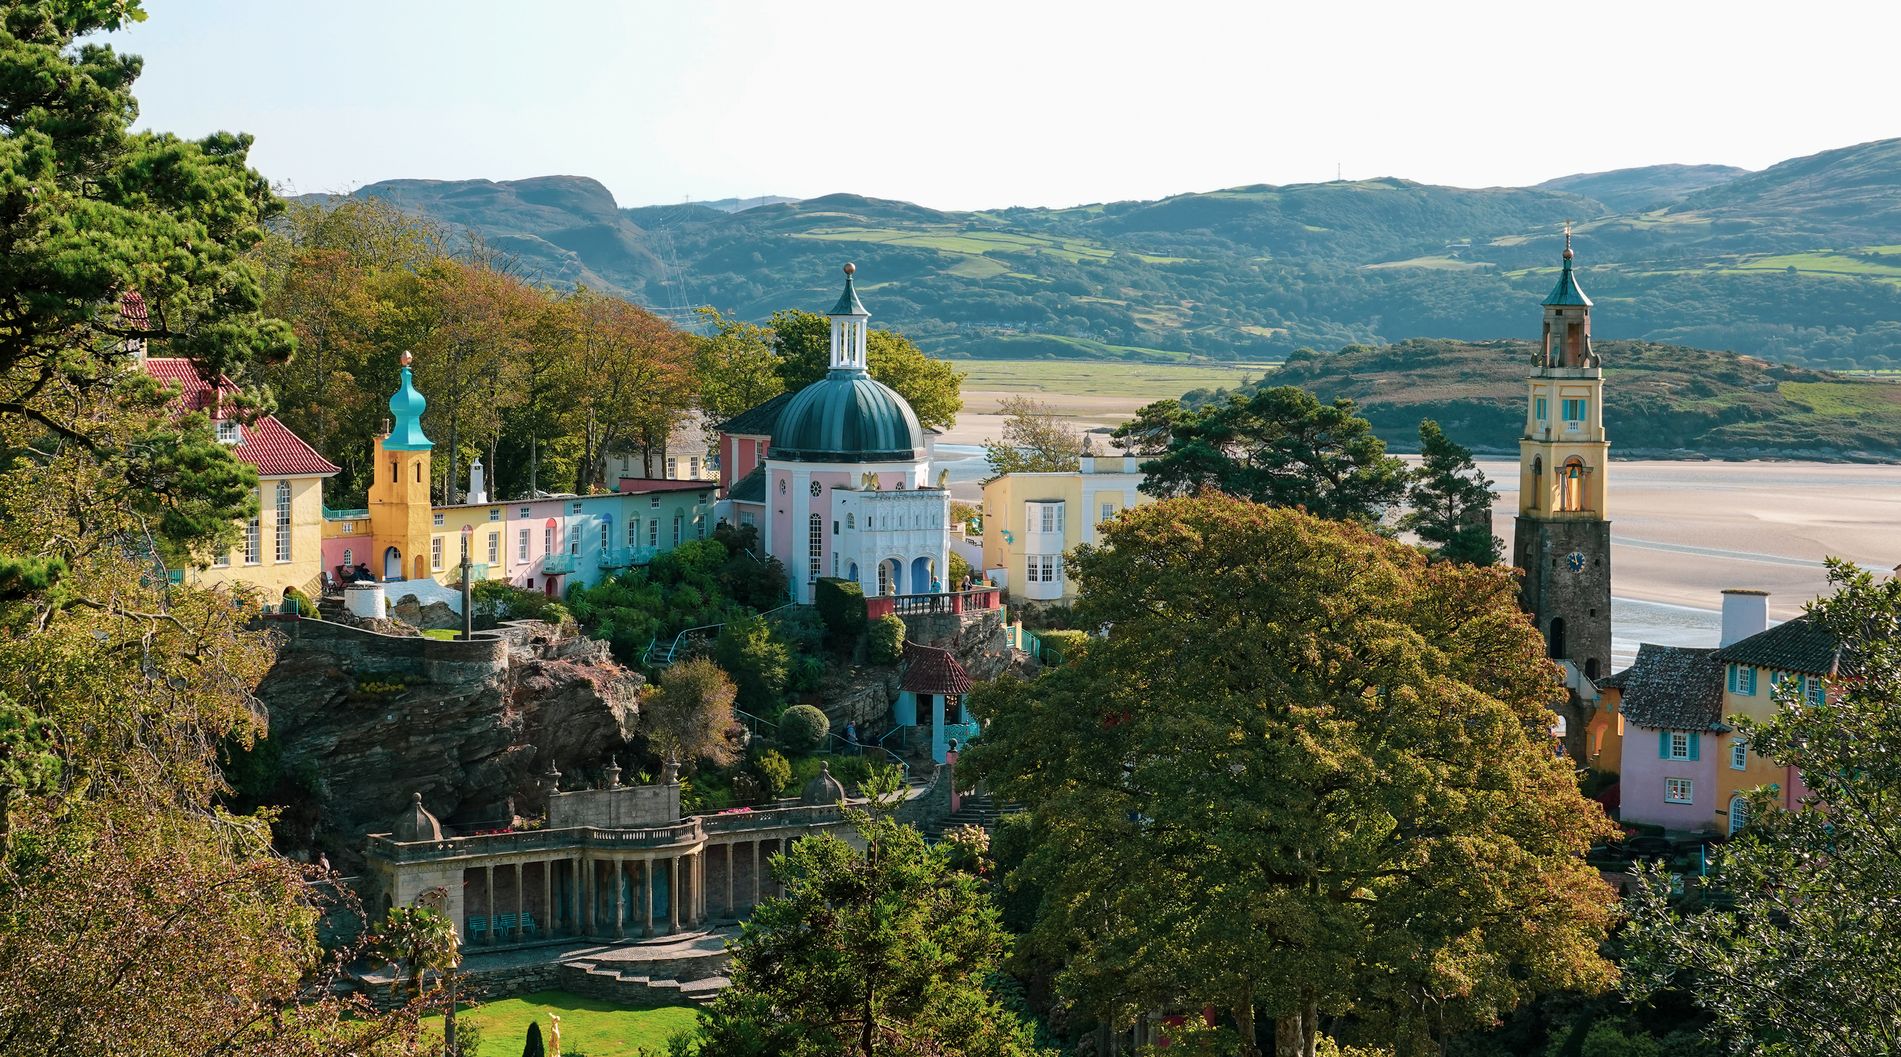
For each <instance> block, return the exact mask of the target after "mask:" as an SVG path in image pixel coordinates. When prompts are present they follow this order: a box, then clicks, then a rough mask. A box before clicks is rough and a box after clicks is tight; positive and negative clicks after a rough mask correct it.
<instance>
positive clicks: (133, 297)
mask: <svg viewBox="0 0 1901 1057" xmlns="http://www.w3.org/2000/svg"><path fill="white" fill-rule="evenodd" d="M119 318H120V319H122V320H124V321H125V325H126V326H128V327H137V328H138V329H140V330H144V329H146V328H147V327H149V326H151V325H152V318H151V315H150V313H148V312H147V311H146V310H145V296H144V295H143V294H141V293H139V292H138V291H137V290H127V291H126V292H125V293H123V294H121V295H120V296H119Z"/></svg>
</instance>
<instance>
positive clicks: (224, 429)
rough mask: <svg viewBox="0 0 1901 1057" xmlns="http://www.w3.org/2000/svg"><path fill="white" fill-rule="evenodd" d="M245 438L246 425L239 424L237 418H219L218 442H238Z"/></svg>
mask: <svg viewBox="0 0 1901 1057" xmlns="http://www.w3.org/2000/svg"><path fill="white" fill-rule="evenodd" d="M243 439H244V427H243V426H240V425H238V420H237V419H235V418H221V419H219V420H218V443H220V444H236V443H238V442H239V441H242V440H243Z"/></svg>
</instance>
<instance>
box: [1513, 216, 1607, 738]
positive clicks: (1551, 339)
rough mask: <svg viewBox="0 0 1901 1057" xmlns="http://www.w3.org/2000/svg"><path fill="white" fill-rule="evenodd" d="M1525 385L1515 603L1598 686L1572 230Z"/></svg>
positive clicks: (1597, 572)
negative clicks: (1519, 573) (1518, 584)
mask: <svg viewBox="0 0 1901 1057" xmlns="http://www.w3.org/2000/svg"><path fill="white" fill-rule="evenodd" d="M1528 382H1529V385H1528V390H1529V392H1528V395H1527V399H1526V404H1525V434H1524V437H1523V438H1521V439H1520V440H1519V442H1518V522H1517V526H1516V531H1515V532H1514V534H1513V541H1512V564H1513V565H1515V566H1517V567H1518V568H1519V569H1520V570H1522V571H1523V573H1524V581H1523V583H1522V585H1521V588H1520V594H1519V602H1520V604H1521V605H1522V606H1524V608H1525V610H1526V612H1528V613H1530V614H1531V615H1532V618H1533V619H1534V620H1535V621H1536V622H1537V624H1538V630H1539V631H1540V632H1541V633H1543V634H1544V637H1545V644H1546V646H1547V647H1548V650H1549V653H1550V656H1551V657H1552V658H1553V659H1554V660H1560V661H1569V662H1571V663H1572V664H1573V665H1575V666H1576V668H1577V670H1578V671H1579V672H1580V673H1581V674H1583V675H1584V676H1585V677H1586V678H1589V679H1592V680H1597V679H1602V678H1604V677H1606V676H1608V675H1610V665H1611V523H1610V518H1609V512H1608V510H1607V509H1606V507H1605V502H1604V497H1605V476H1606V469H1607V462H1608V459H1609V455H1610V441H1609V440H1608V439H1607V438H1606V437H1605V436H1604V399H1603V397H1604V371H1603V368H1602V365H1601V364H1600V363H1599V362H1598V358H1597V353H1596V352H1595V351H1593V350H1592V348H1591V299H1590V298H1588V297H1586V296H1584V290H1583V289H1582V288H1581V287H1579V286H1578V280H1577V275H1576V273H1575V272H1574V270H1573V266H1572V253H1571V227H1570V225H1569V224H1567V225H1565V229H1564V270H1563V272H1562V273H1560V274H1559V276H1558V285H1557V287H1556V288H1555V289H1553V290H1552V291H1551V296H1550V297H1547V298H1545V301H1544V337H1543V340H1542V341H1541V342H1540V343H1539V348H1538V351H1537V353H1536V354H1535V355H1534V356H1533V358H1532V365H1531V373H1530V375H1529V377H1528ZM1579 726H1580V729H1579V730H1577V731H1575V732H1574V733H1577V734H1580V735H1581V734H1582V729H1581V725H1579Z"/></svg>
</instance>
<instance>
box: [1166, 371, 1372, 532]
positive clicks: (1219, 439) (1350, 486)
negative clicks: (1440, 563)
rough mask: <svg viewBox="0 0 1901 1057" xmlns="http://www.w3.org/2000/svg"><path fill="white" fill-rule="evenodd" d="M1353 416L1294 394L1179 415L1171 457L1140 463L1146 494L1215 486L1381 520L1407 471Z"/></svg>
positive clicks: (1342, 404)
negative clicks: (1145, 478) (1144, 475)
mask: <svg viewBox="0 0 1901 1057" xmlns="http://www.w3.org/2000/svg"><path fill="white" fill-rule="evenodd" d="M1354 412H1355V408H1354V405H1353V401H1351V400H1336V401H1334V402H1333V403H1331V404H1322V403H1321V402H1320V401H1318V400H1316V399H1314V396H1313V394H1311V393H1309V392H1307V391H1306V390H1304V389H1296V388H1293V387H1292V386H1277V387H1272V388H1266V389H1259V390H1256V391H1255V392H1253V393H1252V394H1249V395H1247V396H1240V395H1236V396H1233V397H1230V398H1229V399H1228V401H1227V402H1226V403H1222V404H1213V405H1210V406H1208V407H1205V408H1202V409H1200V410H1199V411H1184V412H1182V414H1181V416H1180V417H1179V418H1177V419H1176V420H1175V422H1174V427H1173V429H1172V431H1171V432H1170V434H1169V438H1168V447H1167V449H1166V450H1164V451H1163V452H1162V454H1161V455H1159V456H1157V457H1156V458H1155V459H1154V460H1152V461H1150V462H1146V463H1143V464H1142V470H1143V472H1144V473H1146V474H1148V479H1147V480H1146V481H1145V482H1144V483H1143V485H1142V490H1143V491H1145V492H1148V493H1149V494H1150V495H1154V496H1161V497H1168V496H1183V495H1193V494H1194V493H1196V492H1198V491H1200V490H1201V489H1203V488H1215V489H1219V490H1220V491H1223V492H1226V493H1228V494H1229V495H1232V496H1236V497H1238V498H1242V499H1252V500H1255V501H1256V502H1261V503H1268V504H1271V505H1273V506H1283V507H1299V508H1301V509H1303V510H1305V511H1307V512H1308V513H1310V514H1314V515H1316V516H1319V517H1324V518H1330V519H1333V520H1341V521H1345V520H1352V521H1362V522H1367V523H1375V522H1378V521H1379V520H1380V519H1381V518H1383V517H1384V516H1385V515H1386V512H1387V511H1388V510H1390V509H1391V508H1392V507H1393V505H1394V504H1396V503H1398V502H1399V501H1400V500H1401V499H1402V498H1403V497H1404V496H1405V494H1406V464H1405V463H1403V462H1401V461H1399V460H1398V459H1395V458H1393V457H1392V456H1390V455H1387V454H1386V445H1385V444H1384V443H1383V442H1382V441H1381V440H1380V439H1379V438H1378V437H1376V436H1374V435H1373V427H1372V426H1370V425H1368V424H1367V421H1366V420H1365V419H1363V418H1361V417H1359V416H1358V415H1357V414H1355V413H1354ZM1163 413H1165V411H1164V409H1158V411H1157V414H1158V415H1160V414H1163Z"/></svg>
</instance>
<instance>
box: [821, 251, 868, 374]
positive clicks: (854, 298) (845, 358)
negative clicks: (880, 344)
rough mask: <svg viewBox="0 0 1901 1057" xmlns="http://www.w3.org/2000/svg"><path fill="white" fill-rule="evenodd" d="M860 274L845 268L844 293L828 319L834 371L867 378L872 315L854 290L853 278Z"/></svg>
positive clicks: (852, 268)
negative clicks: (867, 336)
mask: <svg viewBox="0 0 1901 1057" xmlns="http://www.w3.org/2000/svg"><path fill="white" fill-rule="evenodd" d="M857 271H858V266H857V265H855V264H850V263H848V264H846V265H845V292H844V293H842V294H839V295H838V303H837V304H835V305H833V306H832V310H831V311H830V312H828V313H826V315H829V316H831V317H832V370H834V371H853V372H856V373H858V374H864V373H865V371H866V367H867V363H866V359H865V334H866V330H867V328H868V325H869V323H870V320H871V313H869V312H867V311H865V306H864V305H863V304H862V303H860V302H859V300H858V291H857V290H854V289H852V276H853V275H854V274H855V273H856V272H857Z"/></svg>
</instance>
